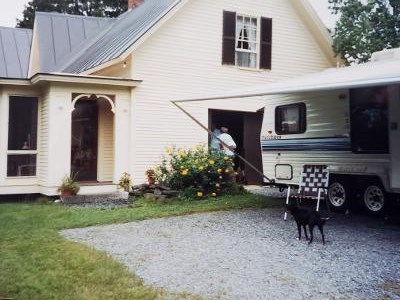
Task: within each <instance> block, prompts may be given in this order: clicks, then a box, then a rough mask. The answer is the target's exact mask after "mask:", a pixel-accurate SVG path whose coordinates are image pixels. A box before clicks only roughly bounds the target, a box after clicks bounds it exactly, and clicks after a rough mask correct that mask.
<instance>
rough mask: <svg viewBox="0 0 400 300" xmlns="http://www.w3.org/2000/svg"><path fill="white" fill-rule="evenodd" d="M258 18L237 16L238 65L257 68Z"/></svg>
mask: <svg viewBox="0 0 400 300" xmlns="http://www.w3.org/2000/svg"><path fill="white" fill-rule="evenodd" d="M256 62H257V18H251V17H243V16H239V15H237V16H236V65H237V66H240V67H246V68H256Z"/></svg>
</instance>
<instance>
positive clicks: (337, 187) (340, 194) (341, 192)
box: [328, 182, 346, 207]
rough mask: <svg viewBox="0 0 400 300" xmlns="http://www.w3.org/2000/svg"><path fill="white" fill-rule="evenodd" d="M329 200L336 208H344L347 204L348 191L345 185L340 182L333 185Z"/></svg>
mask: <svg viewBox="0 0 400 300" xmlns="http://www.w3.org/2000/svg"><path fill="white" fill-rule="evenodd" d="M328 198H329V202H330V203H331V204H332V205H333V206H334V207H342V206H343V205H344V203H345V202H346V190H345V188H344V186H343V184H341V183H339V182H334V183H332V184H331V186H330V187H329V191H328Z"/></svg>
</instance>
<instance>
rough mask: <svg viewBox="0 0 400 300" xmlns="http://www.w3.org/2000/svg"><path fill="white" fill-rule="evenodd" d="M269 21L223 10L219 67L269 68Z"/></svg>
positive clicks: (270, 25) (270, 33) (270, 60)
mask: <svg viewBox="0 0 400 300" xmlns="http://www.w3.org/2000/svg"><path fill="white" fill-rule="evenodd" d="M271 62H272V19H270V18H264V17H254V16H245V15H240V14H236V13H235V12H230V11H224V13H223V39H222V64H225V65H236V66H238V67H247V68H253V69H256V68H259V69H269V70H270V69H271V64H272V63H271Z"/></svg>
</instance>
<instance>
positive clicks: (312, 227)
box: [308, 224, 315, 244]
mask: <svg viewBox="0 0 400 300" xmlns="http://www.w3.org/2000/svg"><path fill="white" fill-rule="evenodd" d="M308 226H309V227H310V241H309V242H308V244H311V243H312V241H313V239H314V226H315V224H310V225H308Z"/></svg>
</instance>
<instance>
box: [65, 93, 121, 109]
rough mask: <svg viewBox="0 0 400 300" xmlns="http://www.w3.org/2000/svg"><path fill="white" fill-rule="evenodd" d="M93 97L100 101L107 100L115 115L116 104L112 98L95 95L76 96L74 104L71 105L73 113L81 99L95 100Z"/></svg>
mask: <svg viewBox="0 0 400 300" xmlns="http://www.w3.org/2000/svg"><path fill="white" fill-rule="evenodd" d="M93 96H95V97H96V99H95V100H99V99H100V98H104V99H106V100H107V101H108V103H109V104H110V106H111V111H112V112H113V114H115V104H114V101H113V100H112V99H111V98H110V97H108V96H107V95H95V94H91V95H90V94H81V95H78V96H76V97H75V98H74V99H73V100H72V103H71V106H72V108H71V112H73V111H74V109H75V104H76V102H78V101H79V100H81V99H83V98H87V99H93Z"/></svg>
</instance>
